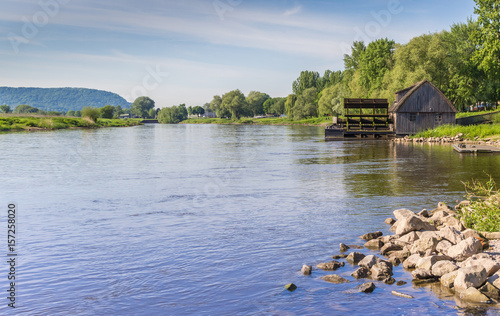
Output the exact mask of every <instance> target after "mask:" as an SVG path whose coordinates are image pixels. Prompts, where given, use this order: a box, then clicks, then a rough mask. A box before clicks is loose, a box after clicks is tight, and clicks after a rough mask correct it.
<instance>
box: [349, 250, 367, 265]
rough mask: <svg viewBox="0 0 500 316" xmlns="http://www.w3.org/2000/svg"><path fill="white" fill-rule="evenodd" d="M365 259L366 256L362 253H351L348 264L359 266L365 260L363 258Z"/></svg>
mask: <svg viewBox="0 0 500 316" xmlns="http://www.w3.org/2000/svg"><path fill="white" fill-rule="evenodd" d="M364 257H365V255H364V254H362V253H361V252H356V251H355V252H351V253H350V254H349V255H348V256H347V258H346V260H347V262H349V263H350V264H358V263H359V262H360V261H361V260H363V258H364Z"/></svg>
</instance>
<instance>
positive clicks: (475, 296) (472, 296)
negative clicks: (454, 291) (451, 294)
mask: <svg viewBox="0 0 500 316" xmlns="http://www.w3.org/2000/svg"><path fill="white" fill-rule="evenodd" d="M460 299H462V300H464V301H468V302H471V303H490V302H491V300H490V298H489V297H488V296H486V295H484V294H483V293H481V291H479V290H478V289H476V288H474V287H469V288H467V289H466V290H464V291H463V292H461V293H460Z"/></svg>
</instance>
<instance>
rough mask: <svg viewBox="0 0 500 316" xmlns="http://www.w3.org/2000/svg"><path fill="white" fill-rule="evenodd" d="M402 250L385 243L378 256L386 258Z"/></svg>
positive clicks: (398, 246)
mask: <svg viewBox="0 0 500 316" xmlns="http://www.w3.org/2000/svg"><path fill="white" fill-rule="evenodd" d="M400 250H403V247H402V246H400V245H397V244H393V243H387V244H385V245H384V246H383V247H382V248H381V249H380V254H381V255H382V256H387V255H389V254H390V253H391V252H394V251H400Z"/></svg>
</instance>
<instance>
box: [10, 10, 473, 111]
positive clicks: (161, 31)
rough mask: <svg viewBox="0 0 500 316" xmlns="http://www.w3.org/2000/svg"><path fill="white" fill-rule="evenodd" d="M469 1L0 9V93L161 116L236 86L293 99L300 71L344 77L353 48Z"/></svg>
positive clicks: (439, 18) (438, 21) (418, 27)
mask: <svg viewBox="0 0 500 316" xmlns="http://www.w3.org/2000/svg"><path fill="white" fill-rule="evenodd" d="M473 9H474V1H473V0H439V1H436V0H433V1H429V0H421V1H416V0H351V1H337V0H332V1H326V0H323V1H322V0H313V1H298V0H294V1H289V0H277V1H269V0H268V1H264V0H262V1H261V0H258V1H252V0H175V1H174V0H142V1H132V0H122V1H108V0H2V10H1V12H0V69H1V72H0V86H12V87H85V88H95V89H101V90H108V91H112V92H115V93H118V94H120V95H121V96H123V97H125V98H126V99H128V100H129V101H133V100H134V98H135V97H137V96H140V95H148V96H149V97H151V98H152V99H153V100H155V101H156V105H157V107H166V106H172V105H178V104H180V103H186V105H188V106H195V105H203V104H204V103H205V102H210V101H211V100H212V98H213V96H214V95H221V94H223V93H225V92H228V91H230V90H233V89H240V90H241V91H242V92H243V93H245V94H248V92H250V91H251V90H258V91H262V92H266V93H268V94H269V95H271V96H272V97H279V96H286V95H288V94H289V93H291V89H292V88H291V87H292V82H293V81H294V80H295V79H296V78H297V77H298V75H299V74H300V71H302V70H314V71H318V72H320V73H321V74H322V73H323V72H324V71H325V70H326V69H330V70H343V61H342V57H343V54H344V53H346V52H348V48H349V47H350V45H351V44H352V42H353V41H354V40H364V41H365V42H368V41H371V40H374V39H378V38H384V37H387V38H389V39H394V40H395V41H396V42H398V43H407V42H408V41H409V40H410V39H411V38H412V37H415V36H418V35H421V34H425V33H431V32H438V31H441V30H444V29H449V26H450V25H451V24H453V23H458V22H466V20H467V18H468V17H470V16H472V15H473Z"/></svg>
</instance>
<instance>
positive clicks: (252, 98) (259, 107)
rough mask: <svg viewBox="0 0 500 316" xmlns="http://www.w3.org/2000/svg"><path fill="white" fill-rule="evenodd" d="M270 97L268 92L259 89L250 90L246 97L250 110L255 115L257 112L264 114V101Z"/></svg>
mask: <svg viewBox="0 0 500 316" xmlns="http://www.w3.org/2000/svg"><path fill="white" fill-rule="evenodd" d="M269 98H270V96H269V95H267V94H266V93H262V92H259V91H250V93H248V96H247V97H246V102H247V106H248V110H249V112H251V113H253V115H254V116H256V115H257V114H263V113H265V112H264V102H266V100H268V99H269Z"/></svg>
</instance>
